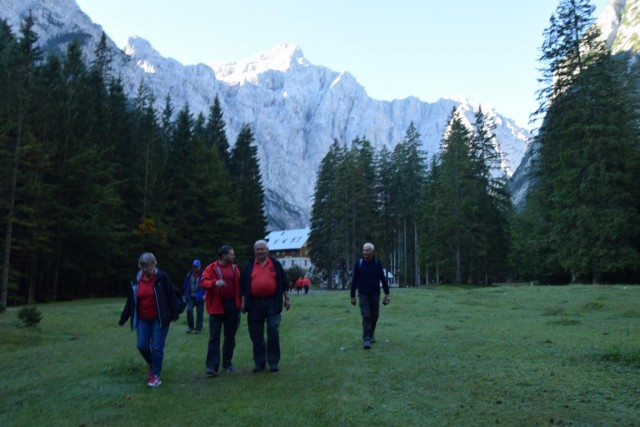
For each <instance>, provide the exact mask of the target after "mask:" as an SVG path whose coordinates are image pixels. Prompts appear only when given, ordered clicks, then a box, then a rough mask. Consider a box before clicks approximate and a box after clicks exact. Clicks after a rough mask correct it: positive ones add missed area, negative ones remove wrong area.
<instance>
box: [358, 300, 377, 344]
mask: <svg viewBox="0 0 640 427" xmlns="http://www.w3.org/2000/svg"><path fill="white" fill-rule="evenodd" d="M358 296H359V298H360V314H361V315H362V338H363V339H365V340H367V339H371V338H373V337H374V336H375V333H376V323H378V318H379V317H380V295H358Z"/></svg>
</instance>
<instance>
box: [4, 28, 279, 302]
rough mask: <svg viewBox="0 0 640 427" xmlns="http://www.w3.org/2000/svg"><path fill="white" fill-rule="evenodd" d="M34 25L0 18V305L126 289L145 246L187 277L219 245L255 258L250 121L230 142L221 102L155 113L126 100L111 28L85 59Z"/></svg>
mask: <svg viewBox="0 0 640 427" xmlns="http://www.w3.org/2000/svg"><path fill="white" fill-rule="evenodd" d="M33 26H34V22H33V18H32V17H27V18H26V19H25V20H24V22H23V23H22V25H21V28H20V30H19V32H18V34H13V33H12V31H11V29H10V27H9V26H8V24H7V23H6V22H2V23H0V150H1V156H0V159H1V160H0V161H1V162H2V164H1V165H0V204H1V205H0V210H1V212H2V218H3V221H2V226H3V227H2V230H1V231H0V237H1V241H2V242H3V247H2V262H3V264H2V285H1V291H2V301H1V303H3V304H7V303H8V304H16V303H25V302H33V301H41V302H42V301H51V300H59V299H72V298H79V297H87V296H94V295H95V296H102V295H114V294H122V293H123V292H125V290H126V289H127V286H129V285H128V280H129V279H130V278H132V277H133V275H134V274H135V272H136V270H137V258H138V256H139V254H140V253H142V252H143V251H151V252H154V254H155V255H156V257H157V258H158V266H159V268H161V269H163V270H165V271H167V272H168V273H169V275H170V277H171V278H172V279H173V280H174V281H175V282H176V284H177V285H178V286H180V285H181V283H182V278H183V277H184V274H185V272H186V271H188V270H189V268H190V266H191V261H192V260H193V259H194V258H200V259H202V262H207V263H208V262H211V261H213V260H214V259H215V258H216V256H217V255H216V254H217V248H218V247H219V246H220V245H221V244H223V243H229V244H231V245H233V246H234V248H235V251H236V254H237V257H238V258H237V261H238V262H243V261H244V260H245V259H247V257H248V256H249V255H251V254H252V251H251V248H252V243H253V242H254V241H255V240H256V239H259V238H263V237H264V236H265V234H266V227H267V219H266V214H265V208H264V190H263V187H262V182H261V177H260V172H259V165H258V156H257V148H256V145H255V140H254V136H253V132H252V130H251V127H250V126H249V125H246V126H245V127H244V128H243V129H242V131H241V132H240V134H239V135H238V138H237V141H236V142H235V144H234V146H233V149H231V148H230V144H229V142H228V141H227V137H226V134H225V125H224V121H223V112H222V110H221V108H220V103H219V102H218V98H216V99H215V102H214V103H213V105H211V107H210V110H209V113H208V115H207V116H206V117H205V115H203V114H198V115H197V116H194V115H193V114H192V113H191V112H190V111H189V107H188V106H186V105H185V106H183V107H182V109H180V110H175V111H174V109H175V108H176V107H174V106H173V105H172V103H171V99H166V100H165V103H164V105H165V108H164V110H163V111H156V109H154V107H153V105H154V104H155V99H154V98H153V95H152V94H150V93H149V91H148V90H147V89H146V88H145V87H140V88H139V90H138V92H137V94H136V96H135V97H134V99H128V98H127V97H126V96H125V94H124V91H123V85H122V82H121V81H120V80H119V79H118V76H116V75H114V73H113V71H112V70H111V69H110V60H109V57H108V51H107V49H106V36H105V35H104V34H103V36H102V38H101V40H100V43H99V44H98V45H97V48H96V50H95V60H94V61H93V62H92V63H90V64H87V62H86V61H85V59H84V57H83V54H82V51H81V48H80V45H79V44H78V43H77V42H75V41H74V42H71V43H70V44H69V45H68V49H67V51H66V54H65V55H62V56H53V55H50V56H46V57H45V55H44V54H43V53H42V52H41V51H40V48H39V47H38V43H37V41H38V37H37V35H36V34H35V33H34V31H33Z"/></svg>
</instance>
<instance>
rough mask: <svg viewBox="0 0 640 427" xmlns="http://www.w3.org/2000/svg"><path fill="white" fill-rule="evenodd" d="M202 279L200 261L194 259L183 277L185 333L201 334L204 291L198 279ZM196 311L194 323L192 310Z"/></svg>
mask: <svg viewBox="0 0 640 427" xmlns="http://www.w3.org/2000/svg"><path fill="white" fill-rule="evenodd" d="M201 278H202V269H201V268H200V260H199V259H194V260H193V262H192V270H191V271H190V272H188V273H187V275H186V276H185V277H184V283H183V287H184V302H185V303H186V309H187V333H188V334H190V333H192V332H195V333H196V334H199V333H200V332H202V323H203V320H202V317H203V316H202V314H203V312H204V289H201V288H200V279H201ZM194 308H195V310H196V321H195V324H194V322H193V309H194ZM194 326H195V328H194Z"/></svg>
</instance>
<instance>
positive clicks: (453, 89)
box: [76, 0, 607, 127]
mask: <svg viewBox="0 0 640 427" xmlns="http://www.w3.org/2000/svg"><path fill="white" fill-rule="evenodd" d="M76 1H77V3H78V5H79V6H80V8H81V9H82V10H83V11H84V12H85V13H87V14H88V15H89V16H90V17H91V19H92V20H93V21H94V22H96V23H98V24H100V25H101V26H102V27H103V29H104V30H105V32H106V33H107V35H108V36H110V37H111V38H112V39H113V40H114V41H115V43H116V44H117V45H118V46H120V47H122V46H124V44H125V42H126V40H127V38H128V37H130V36H140V37H142V38H144V39H147V40H148V41H149V42H150V43H151V44H152V46H153V47H154V48H155V49H156V50H158V51H159V52H160V54H162V55H163V56H166V57H171V58H174V59H176V60H178V61H180V62H182V63H183V64H195V63H198V62H204V63H207V62H210V61H237V60H240V59H244V58H247V57H249V56H252V55H254V54H257V53H259V52H262V51H264V50H267V49H270V48H271V47H273V46H275V45H276V44H279V43H292V44H296V45H298V46H300V48H301V49H302V51H303V53H304V55H305V57H306V58H307V60H308V61H309V62H311V63H312V64H314V65H322V66H325V67H328V68H331V69H332V70H334V71H338V72H340V71H348V72H350V73H351V74H352V75H353V76H354V77H355V78H356V80H357V81H358V82H359V83H360V84H362V85H363V86H364V87H365V89H366V91H367V93H368V94H369V96H371V97H373V98H375V99H380V100H392V99H402V98H406V97H407V96H416V97H418V98H420V99H421V100H423V101H428V102H434V101H436V100H438V99H439V98H449V97H458V96H463V97H466V98H468V99H469V100H470V101H471V102H474V103H481V104H482V105H484V106H486V107H493V108H495V109H496V110H497V111H498V112H499V113H501V114H503V115H505V116H507V117H510V118H513V119H515V120H516V121H517V122H518V123H519V124H520V125H521V126H525V127H529V125H528V124H527V123H528V117H529V114H530V113H531V112H533V111H534V110H535V109H536V108H537V102H536V96H535V92H536V90H537V89H538V88H539V85H538V83H537V78H538V77H540V73H539V72H538V68H539V66H540V64H539V63H538V62H537V59H538V56H539V54H540V50H539V49H540V46H541V45H542V41H543V38H542V33H543V31H544V29H545V28H546V27H547V26H548V25H549V18H550V17H551V14H552V13H553V12H554V11H555V9H556V7H557V5H558V3H559V0H484V1H482V0H478V1H474V0H458V1H455V0H454V1H447V0H439V1H432V0H324V1H322V2H317V1H306V0H180V1H173V0H108V1H107V0H76ZM593 4H594V5H595V6H596V12H595V14H594V16H597V15H598V14H599V13H600V12H601V11H602V10H603V9H604V7H605V6H606V4H607V0H593Z"/></svg>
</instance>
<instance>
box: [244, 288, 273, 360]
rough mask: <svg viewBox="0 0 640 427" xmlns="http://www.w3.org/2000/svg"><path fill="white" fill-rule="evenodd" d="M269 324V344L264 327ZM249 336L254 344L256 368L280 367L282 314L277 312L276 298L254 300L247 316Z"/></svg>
mask: <svg viewBox="0 0 640 427" xmlns="http://www.w3.org/2000/svg"><path fill="white" fill-rule="evenodd" d="M265 323H266V324H267V342H266V344H265V341H264V325H265ZM247 324H248V326H249V336H250V337H251V342H252V343H253V363H254V364H255V366H256V368H264V367H265V366H266V364H267V363H269V366H270V367H276V366H278V362H280V313H278V312H277V311H276V297H275V296H274V297H271V298H267V299H252V300H251V307H250V309H249V313H248V314H247Z"/></svg>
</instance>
